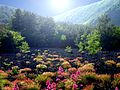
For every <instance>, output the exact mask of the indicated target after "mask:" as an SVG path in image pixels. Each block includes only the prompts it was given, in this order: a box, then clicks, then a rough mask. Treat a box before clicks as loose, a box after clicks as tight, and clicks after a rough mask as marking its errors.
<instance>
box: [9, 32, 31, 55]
mask: <svg viewBox="0 0 120 90" xmlns="http://www.w3.org/2000/svg"><path fill="white" fill-rule="evenodd" d="M10 32H11V34H12V38H13V41H14V43H15V45H16V47H17V48H18V49H19V50H20V52H22V53H27V52H29V49H30V48H29V45H28V43H27V42H25V41H24V37H22V36H21V35H20V34H19V33H18V32H14V31H10Z"/></svg>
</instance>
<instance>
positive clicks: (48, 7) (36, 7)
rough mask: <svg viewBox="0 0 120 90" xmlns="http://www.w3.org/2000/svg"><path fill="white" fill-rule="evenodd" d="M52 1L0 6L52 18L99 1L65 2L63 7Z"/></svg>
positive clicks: (7, 0) (12, 0)
mask: <svg viewBox="0 0 120 90" xmlns="http://www.w3.org/2000/svg"><path fill="white" fill-rule="evenodd" d="M54 1H55V0H0V4H4V5H8V6H12V7H16V8H21V9H25V10H28V11H31V12H34V13H37V14H39V15H41V16H48V17H52V16H56V15H59V14H61V13H63V12H66V11H69V10H71V9H74V8H77V7H80V6H84V5H88V4H90V3H94V2H97V1H100V0H67V1H68V2H67V4H66V5H64V6H60V5H63V4H62V3H64V0H61V1H63V2H58V3H57V2H56V5H53V3H54ZM59 1H60V0H59ZM60 3H61V4H60ZM58 7H59V9H58ZM60 7H61V8H60Z"/></svg>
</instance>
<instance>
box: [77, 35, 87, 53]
mask: <svg viewBox="0 0 120 90" xmlns="http://www.w3.org/2000/svg"><path fill="white" fill-rule="evenodd" d="M86 37H87V34H83V35H81V36H80V42H79V43H78V44H76V45H77V46H78V48H79V52H82V51H85V47H86Z"/></svg>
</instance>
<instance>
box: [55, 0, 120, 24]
mask: <svg viewBox="0 0 120 90" xmlns="http://www.w3.org/2000/svg"><path fill="white" fill-rule="evenodd" d="M102 14H107V15H109V16H110V17H111V19H112V21H113V23H114V24H117V25H120V23H119V22H120V20H119V19H118V18H120V1H119V0H102V1H99V2H96V3H93V4H90V5H87V6H83V7H78V8H75V9H73V10H71V11H68V12H65V13H63V14H61V15H58V16H55V17H54V19H55V21H57V22H71V23H82V24H83V23H84V24H86V23H94V22H95V21H96V20H97V18H98V17H99V16H101V15H102Z"/></svg>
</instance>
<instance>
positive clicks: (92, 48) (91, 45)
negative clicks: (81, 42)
mask: <svg viewBox="0 0 120 90" xmlns="http://www.w3.org/2000/svg"><path fill="white" fill-rule="evenodd" d="M101 49H102V47H101V45H100V34H99V33H98V31H94V32H93V33H92V34H89V35H88V36H87V46H86V50H87V51H88V52H89V53H90V54H96V53H97V52H99V51H101Z"/></svg>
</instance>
